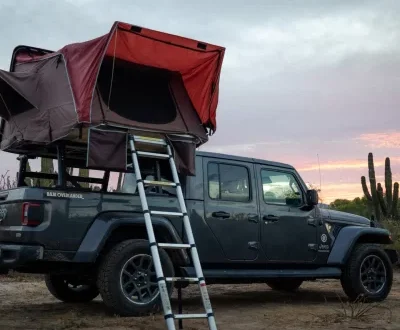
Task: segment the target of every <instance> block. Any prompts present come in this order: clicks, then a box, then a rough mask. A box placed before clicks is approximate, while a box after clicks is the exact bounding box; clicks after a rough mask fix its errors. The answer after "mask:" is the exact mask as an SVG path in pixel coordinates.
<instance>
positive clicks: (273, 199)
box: [261, 170, 303, 206]
mask: <svg viewBox="0 0 400 330" xmlns="http://www.w3.org/2000/svg"><path fill="white" fill-rule="evenodd" d="M261 181H262V188H263V198H264V201H265V202H266V203H272V204H280V205H292V206H300V205H301V204H302V202H303V199H302V195H301V190H300V187H299V185H298V184H297V181H296V179H295V177H294V176H293V175H292V174H290V173H283V172H279V171H272V170H261Z"/></svg>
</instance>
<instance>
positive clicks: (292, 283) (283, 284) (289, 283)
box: [267, 278, 303, 291]
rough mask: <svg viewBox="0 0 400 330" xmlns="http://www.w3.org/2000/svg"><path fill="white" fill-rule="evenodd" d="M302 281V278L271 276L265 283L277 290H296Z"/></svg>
mask: <svg viewBox="0 0 400 330" xmlns="http://www.w3.org/2000/svg"><path fill="white" fill-rule="evenodd" d="M302 283H303V280H302V279H298V278H273V279H270V280H268V281H267V285H268V286H269V287H270V288H271V289H273V290H277V291H296V290H297V289H298V288H299V287H300V286H301V284H302Z"/></svg>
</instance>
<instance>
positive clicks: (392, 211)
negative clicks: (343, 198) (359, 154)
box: [361, 153, 399, 221]
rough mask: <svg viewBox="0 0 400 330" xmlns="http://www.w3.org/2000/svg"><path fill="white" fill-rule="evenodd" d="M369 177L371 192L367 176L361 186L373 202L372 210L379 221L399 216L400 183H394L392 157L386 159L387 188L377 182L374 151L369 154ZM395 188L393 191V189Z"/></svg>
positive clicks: (367, 197) (362, 179) (363, 177)
mask: <svg viewBox="0 0 400 330" xmlns="http://www.w3.org/2000/svg"><path fill="white" fill-rule="evenodd" d="M368 177H369V182H370V187H371V193H370V192H369V190H368V187H367V182H366V178H365V176H362V177H361V186H362V189H363V191H364V195H365V197H366V199H367V200H368V201H369V202H370V203H372V210H373V214H374V217H375V219H376V220H377V221H381V220H382V219H384V218H385V219H397V218H398V214H399V213H398V208H397V204H398V200H399V184H398V182H395V183H394V185H392V170H391V168H390V158H389V157H387V158H386V159H385V190H386V193H385V194H384V193H383V188H382V185H381V184H380V183H378V184H377V183H376V177H375V166H374V158H373V155H372V153H369V154H368ZM392 189H393V191H392Z"/></svg>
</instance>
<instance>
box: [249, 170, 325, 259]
mask: <svg viewBox="0 0 400 330" xmlns="http://www.w3.org/2000/svg"><path fill="white" fill-rule="evenodd" d="M256 172H257V174H256V175H257V178H258V180H257V181H258V190H259V198H260V211H261V245H262V247H263V250H264V253H265V254H266V258H267V259H268V260H269V261H274V262H284V263H286V262H287V263H290V262H312V261H313V260H314V259H315V258H316V256H317V250H318V244H317V243H318V240H317V235H318V227H317V225H316V222H315V219H314V214H315V209H314V208H313V209H312V210H310V209H309V208H307V209H306V208H304V207H302V206H304V204H305V203H306V196H305V191H304V189H302V185H301V184H300V182H299V181H298V177H297V175H296V173H295V172H294V171H291V170H290V169H288V170H285V169H281V168H276V167H268V166H263V165H256Z"/></svg>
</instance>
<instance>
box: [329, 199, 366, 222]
mask: <svg viewBox="0 0 400 330" xmlns="http://www.w3.org/2000/svg"><path fill="white" fill-rule="evenodd" d="M329 206H330V208H332V209H335V210H337V211H342V212H347V213H352V214H357V215H361V216H363V217H366V218H371V204H370V203H369V201H368V200H367V198H366V197H365V196H363V197H362V198H360V197H357V198H354V199H353V200H348V199H336V200H335V201H333V202H332V203H331V204H330V205H329Z"/></svg>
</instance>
